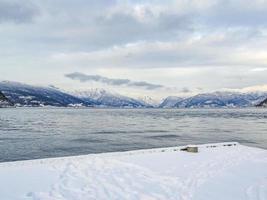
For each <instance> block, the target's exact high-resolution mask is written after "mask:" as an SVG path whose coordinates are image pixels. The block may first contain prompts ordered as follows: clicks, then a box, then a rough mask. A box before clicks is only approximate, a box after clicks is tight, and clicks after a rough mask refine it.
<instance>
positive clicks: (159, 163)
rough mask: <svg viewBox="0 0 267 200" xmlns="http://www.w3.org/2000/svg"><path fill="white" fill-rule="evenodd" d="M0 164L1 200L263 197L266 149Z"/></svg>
mask: <svg viewBox="0 0 267 200" xmlns="http://www.w3.org/2000/svg"><path fill="white" fill-rule="evenodd" d="M228 144H230V145H227V144H226V143H221V144H208V145H199V146H198V147H199V153H188V152H185V151H180V149H181V148H182V147H172V148H162V149H151V150H140V151H130V152H122V153H105V154H94V155H87V156H76V157H64V158H53V159H42V160H32V161H19V162H10V163H1V164H0V197H1V199H4V200H25V199H27V200H30V199H31V200H63V199H64V200H77V199H79V200H83V199H84V200H87V199H109V200H110V199H136V200H137V199H143V200H150V199H151V200H152V199H153V200H156V199H157V200H162V199H167V200H193V199H194V200H207V199H216V200H225V199H227V200H239V199H240V200H246V199H247V200H266V199H267V170H266V169H267V151H266V150H263V149H257V148H251V147H246V146H242V145H239V144H238V143H228Z"/></svg>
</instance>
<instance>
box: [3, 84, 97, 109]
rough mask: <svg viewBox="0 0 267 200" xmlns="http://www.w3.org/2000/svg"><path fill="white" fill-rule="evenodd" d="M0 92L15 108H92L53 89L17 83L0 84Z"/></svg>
mask: <svg viewBox="0 0 267 200" xmlns="http://www.w3.org/2000/svg"><path fill="white" fill-rule="evenodd" d="M0 91H2V93H3V94H4V95H5V96H6V97H7V98H8V99H9V100H10V102H12V103H13V104H15V105H16V106H92V105H94V102H92V101H91V102H90V101H89V100H87V101H86V102H85V101H83V100H81V99H79V98H77V97H74V96H72V95H69V94H66V93H64V92H61V91H60V90H58V89H56V88H54V87H35V86H31V85H26V84H22V83H17V82H10V81H2V82H0Z"/></svg>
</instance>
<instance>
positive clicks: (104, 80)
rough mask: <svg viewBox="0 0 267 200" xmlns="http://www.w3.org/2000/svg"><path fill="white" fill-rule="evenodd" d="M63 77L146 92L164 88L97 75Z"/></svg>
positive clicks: (75, 74)
mask: <svg viewBox="0 0 267 200" xmlns="http://www.w3.org/2000/svg"><path fill="white" fill-rule="evenodd" d="M65 76H66V77H67V78H70V79H72V80H79V81H81V82H88V81H95V82H100V83H104V84H107V85H113V86H128V87H141V88H144V89H147V90H154V89H159V88H163V87H164V86H163V85H156V84H152V83H147V82H145V81H131V80H129V79H112V78H107V77H103V76H99V75H86V74H83V73H79V72H74V73H71V74H66V75H65Z"/></svg>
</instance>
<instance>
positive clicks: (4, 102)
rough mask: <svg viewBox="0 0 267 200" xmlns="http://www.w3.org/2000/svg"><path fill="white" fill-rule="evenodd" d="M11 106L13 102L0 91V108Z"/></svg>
mask: <svg viewBox="0 0 267 200" xmlns="http://www.w3.org/2000/svg"><path fill="white" fill-rule="evenodd" d="M10 106H13V104H12V103H11V102H10V101H9V99H8V98H6V96H5V95H4V94H3V93H2V92H1V91H0V108H3V107H10Z"/></svg>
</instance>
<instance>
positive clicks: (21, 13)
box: [0, 0, 39, 23]
mask: <svg viewBox="0 0 267 200" xmlns="http://www.w3.org/2000/svg"><path fill="white" fill-rule="evenodd" d="M38 14H39V10H38V8H37V7H36V6H35V5H33V4H32V3H30V2H29V1H24V0H21V1H12V0H11V1H7V0H0V23H1V22H2V23H3V22H14V23H25V22H31V21H32V20H33V18H34V17H35V16H37V15H38Z"/></svg>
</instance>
